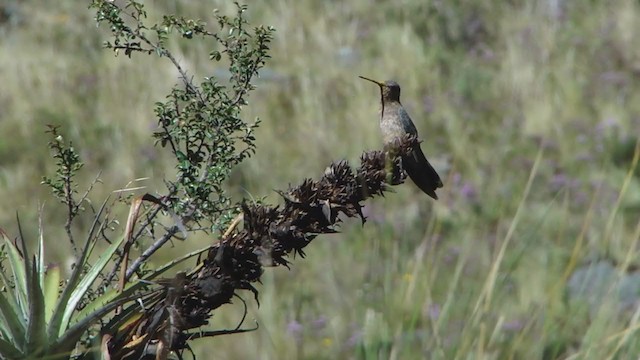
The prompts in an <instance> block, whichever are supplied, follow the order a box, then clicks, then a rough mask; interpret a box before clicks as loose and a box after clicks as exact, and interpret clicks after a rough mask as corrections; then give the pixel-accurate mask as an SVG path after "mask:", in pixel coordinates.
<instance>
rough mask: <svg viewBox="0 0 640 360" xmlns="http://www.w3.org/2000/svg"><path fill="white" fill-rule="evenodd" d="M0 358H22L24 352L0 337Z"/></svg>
mask: <svg viewBox="0 0 640 360" xmlns="http://www.w3.org/2000/svg"><path fill="white" fill-rule="evenodd" d="M0 358H2V359H22V358H24V354H23V353H22V352H21V351H20V349H18V348H16V347H15V346H14V344H12V343H10V342H9V341H7V340H5V339H0Z"/></svg>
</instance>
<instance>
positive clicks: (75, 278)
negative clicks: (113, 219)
mask: <svg viewBox="0 0 640 360" xmlns="http://www.w3.org/2000/svg"><path fill="white" fill-rule="evenodd" d="M108 200H109V199H108V198H107V199H105V200H104V202H103V203H102V206H101V207H100V210H98V213H97V214H96V215H95V217H94V219H93V224H92V225H91V229H90V230H89V236H88V237H87V240H86V242H85V244H84V248H83V249H82V252H81V253H80V258H79V259H78V260H77V261H76V266H75V268H74V269H73V272H72V273H71V276H70V277H69V281H68V282H67V284H66V286H65V288H64V290H63V291H62V295H61V296H60V299H59V300H58V303H57V305H56V308H55V310H54V311H53V315H52V316H51V322H49V326H48V327H47V334H48V335H49V338H51V339H55V338H57V337H58V336H60V335H61V334H62V333H63V332H64V330H65V329H66V328H67V326H68V323H64V324H63V322H62V320H63V317H64V315H65V313H66V311H67V307H68V306H69V299H70V298H71V295H72V294H73V293H74V292H75V290H76V287H77V286H78V283H79V282H80V280H81V277H82V273H83V271H84V265H85V264H86V262H87V258H88V257H89V253H90V252H91V249H92V248H93V245H95V240H94V237H93V235H94V234H95V232H96V229H97V228H98V226H100V227H102V226H103V225H102V224H101V222H100V216H101V215H102V212H103V211H104V208H105V206H106V205H107V201H108ZM99 224H100V225H99ZM67 320H68V319H67Z"/></svg>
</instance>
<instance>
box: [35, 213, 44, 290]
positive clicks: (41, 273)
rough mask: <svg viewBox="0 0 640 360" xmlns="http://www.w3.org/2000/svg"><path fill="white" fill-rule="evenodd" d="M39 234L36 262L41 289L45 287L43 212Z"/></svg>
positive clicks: (40, 218)
mask: <svg viewBox="0 0 640 360" xmlns="http://www.w3.org/2000/svg"><path fill="white" fill-rule="evenodd" d="M38 222H39V224H38V226H39V231H38V232H39V236H38V255H37V257H36V264H37V265H38V275H39V276H38V282H39V283H40V289H44V269H45V266H44V228H43V226H42V214H40V217H39V220H38Z"/></svg>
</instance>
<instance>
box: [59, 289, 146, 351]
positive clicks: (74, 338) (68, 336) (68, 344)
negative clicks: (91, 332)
mask: <svg viewBox="0 0 640 360" xmlns="http://www.w3.org/2000/svg"><path fill="white" fill-rule="evenodd" d="M138 296H139V295H138V294H136V291H135V290H133V289H130V290H128V291H124V292H122V293H121V294H119V295H118V296H117V297H116V298H115V299H113V300H112V301H111V302H109V303H108V304H107V305H105V306H103V307H101V308H99V309H98V310H96V311H94V312H92V313H91V314H89V315H87V316H85V317H83V318H82V319H80V321H78V322H77V323H75V324H73V326H71V327H70V328H69V329H68V330H67V331H65V332H64V334H62V335H61V336H60V338H58V339H57V340H56V341H55V342H54V343H53V344H52V345H51V349H52V350H55V351H65V350H66V349H73V348H74V347H75V346H76V343H77V342H78V340H79V339H80V337H81V336H82V334H84V333H85V331H87V329H89V327H90V326H91V325H92V324H93V323H94V322H96V321H97V320H98V319H101V318H103V317H104V316H105V315H106V314H108V313H109V312H111V311H113V310H115V308H117V307H118V306H120V305H122V304H124V303H126V302H129V301H132V300H135V299H136V298H137V297H138Z"/></svg>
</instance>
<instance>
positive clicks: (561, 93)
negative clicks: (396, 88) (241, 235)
mask: <svg viewBox="0 0 640 360" xmlns="http://www.w3.org/2000/svg"><path fill="white" fill-rule="evenodd" d="M214 8H219V9H220V12H221V13H226V14H233V12H234V11H235V6H234V5H233V4H230V3H229V4H227V2H218V3H215V4H214V3H211V2H204V1H202V2H174V1H154V2H150V3H149V4H148V5H147V7H146V10H147V11H148V12H149V16H150V18H152V19H153V18H154V17H155V18H157V17H159V16H161V15H163V14H167V13H176V14H178V15H183V16H185V17H194V18H200V19H201V20H202V21H204V22H206V23H210V24H215V22H216V20H215V17H214V13H213V9H214ZM93 16H94V12H93V11H91V10H89V9H87V8H86V6H84V5H79V4H78V3H77V2H75V1H70V0H59V1H56V2H39V1H33V0H25V1H6V2H5V3H3V4H1V5H0V34H1V35H2V39H3V40H2V43H0V50H1V51H0V69H2V70H0V71H1V73H2V79H3V86H2V91H0V109H1V110H0V198H2V199H3V201H2V204H3V206H2V211H0V227H2V228H3V229H5V230H6V232H7V234H10V237H11V236H15V235H16V234H18V229H17V224H16V221H15V214H16V212H18V213H19V214H20V219H21V223H22V224H23V231H24V233H25V238H27V239H37V238H38V233H39V229H38V228H37V227H33V226H24V224H30V225H31V224H37V223H38V212H39V209H40V207H41V206H43V212H42V213H43V229H44V230H43V231H44V233H45V234H46V235H45V236H44V238H45V241H54V239H62V238H63V237H64V235H65V234H66V230H65V227H64V223H65V221H66V215H65V212H64V211H61V210H60V209H63V210H64V208H61V206H62V207H63V205H59V204H57V201H56V200H55V199H54V198H52V197H51V194H50V193H49V192H50V189H49V188H48V187H45V186H42V185H41V184H40V180H41V179H42V176H44V175H47V174H53V173H55V171H56V168H55V162H52V161H51V160H50V159H51V158H50V154H49V148H48V147H47V146H46V144H47V142H48V141H49V140H50V137H49V135H47V134H46V133H45V131H46V130H47V127H46V125H48V124H53V125H59V126H61V131H63V132H64V134H65V135H64V136H65V139H69V140H71V141H72V142H73V146H74V149H75V150H76V151H77V152H78V153H79V156H80V157H81V158H82V159H83V162H84V167H82V168H81V169H78V177H77V178H76V181H77V183H79V184H82V185H81V186H80V188H81V189H84V188H85V187H86V184H90V183H91V182H92V181H93V179H94V178H95V177H96V175H97V174H98V173H99V172H101V176H100V178H101V179H102V182H101V183H98V184H96V185H95V187H94V190H93V192H92V193H91V196H90V199H91V200H92V201H93V202H94V203H97V204H100V203H101V202H102V201H103V200H104V198H105V197H106V196H107V195H109V194H110V193H111V192H112V191H113V190H116V189H120V188H125V187H127V186H128V187H134V186H144V189H141V190H139V191H138V192H137V193H135V194H136V195H141V194H143V193H145V192H148V193H151V194H156V193H160V192H162V191H163V190H164V189H166V187H165V184H164V183H163V178H165V177H169V175H170V174H174V173H175V169H174V163H173V162H171V161H170V160H171V159H172V158H173V155H172V153H171V151H170V150H169V149H167V148H162V147H160V146H154V138H153V137H152V134H153V133H154V132H156V131H157V130H158V129H157V120H156V117H155V112H154V110H156V108H155V106H156V105H155V104H156V103H157V102H159V101H164V100H165V96H166V94H168V93H169V92H170V89H171V86H173V85H174V84H175V83H177V82H178V81H180V80H179V76H180V74H179V73H178V72H177V71H176V70H175V68H174V67H173V66H172V65H171V64H170V63H169V62H167V61H166V59H160V58H157V57H154V56H146V55H140V54H133V56H132V57H131V58H129V57H127V56H126V55H125V53H124V51H122V52H120V54H119V56H117V57H115V56H114V54H113V52H111V51H109V50H105V49H103V48H102V47H101V45H102V43H103V41H105V40H108V38H109V36H110V34H109V32H108V29H106V28H103V27H101V28H97V27H96V24H95V20H94V19H93ZM248 21H249V23H250V24H251V25H259V24H264V25H265V26H268V25H273V26H274V27H276V30H277V31H276V32H275V34H274V39H273V41H272V43H271V52H270V55H271V57H272V59H271V60H270V61H269V63H268V64H267V67H265V68H263V69H262V70H261V71H260V74H261V79H260V80H259V81H257V82H256V83H255V85H256V86H257V89H256V90H255V91H253V92H252V93H251V96H250V97H249V98H248V103H249V104H248V106H246V107H244V108H243V109H242V113H241V116H242V118H243V119H245V121H247V122H249V123H250V122H251V121H252V120H253V119H254V118H255V117H257V116H259V117H260V119H261V120H262V122H261V124H260V127H258V128H257V129H255V130H254V135H255V137H256V141H255V146H256V153H255V155H253V156H252V157H251V158H249V159H245V160H243V162H242V163H241V164H240V165H239V166H238V167H236V168H235V170H234V171H233V172H232V173H231V175H230V178H229V180H228V181H227V182H226V183H225V186H226V188H227V189H228V190H229V192H228V194H229V195H231V196H232V199H233V201H239V200H240V199H241V198H246V199H250V200H256V199H262V198H263V197H266V199H265V200H266V201H267V202H278V201H281V200H280V199H279V196H278V195H277V194H275V193H274V192H273V189H284V188H286V187H287V185H288V184H296V183H299V182H301V180H302V179H304V178H306V177H318V176H320V175H321V174H322V173H323V172H324V170H325V167H326V166H327V165H328V164H329V163H330V162H331V161H332V160H336V159H340V158H346V159H348V160H356V159H357V158H358V157H359V156H360V154H361V152H362V150H364V149H376V148H379V147H380V144H381V139H380V135H379V129H378V124H377V116H378V115H377V106H378V101H379V98H378V96H379V94H378V92H377V91H378V90H377V89H375V88H373V87H371V86H370V84H367V83H365V82H363V81H361V80H359V79H358V78H357V75H365V76H370V77H373V78H376V79H386V78H393V79H395V80H396V81H398V82H399V83H400V85H401V86H402V91H403V96H402V99H403V105H404V106H405V107H406V108H407V109H408V111H409V112H410V114H411V116H412V118H413V120H414V122H415V123H416V126H417V127H418V130H419V132H420V135H421V137H422V138H423V139H424V141H425V142H424V144H423V145H422V147H423V150H424V151H425V153H426V154H427V156H428V157H429V158H430V159H431V160H433V164H434V166H435V167H436V168H437V169H438V170H439V172H440V174H441V175H442V177H443V180H444V182H445V186H444V188H443V189H441V190H440V191H439V192H438V195H439V196H440V200H439V201H438V202H433V201H431V200H430V199H429V198H428V197H427V196H426V195H424V194H422V193H420V192H419V190H418V189H417V188H416V187H415V186H413V185H412V184H410V183H408V184H406V185H403V186H400V187H397V188H395V189H396V193H395V194H389V195H388V196H387V197H386V198H377V199H373V200H371V201H369V202H368V203H367V207H366V208H365V215H367V216H368V222H367V225H366V226H365V227H362V226H361V225H360V223H359V222H357V221H349V222H346V224H345V225H344V226H343V231H344V232H343V233H342V234H339V235H330V236H324V237H320V238H318V239H317V240H316V241H314V242H313V243H312V244H311V245H310V246H309V247H308V248H306V249H305V250H306V253H307V257H306V258H305V259H299V258H296V259H295V260H293V261H292V262H293V266H292V269H291V271H287V270H286V269H284V268H283V269H281V268H277V269H273V270H267V271H266V272H265V275H264V276H263V284H262V285H259V290H260V307H259V308H258V307H257V306H256V304H255V303H253V302H252V301H251V299H252V294H251V293H250V292H247V294H246V295H245V298H246V299H247V300H248V303H249V304H250V310H249V315H248V317H249V319H252V318H255V319H256V321H257V322H258V323H259V325H260V328H259V329H258V330H257V331H254V332H249V333H244V334H237V335H229V336H220V337H215V338H213V339H208V340H200V341H196V342H195V343H194V345H195V346H194V352H195V353H196V355H198V357H199V358H209V357H210V356H211V354H213V353H215V354H216V355H217V357H219V358H229V359H234V358H271V359H283V358H285V359H286V358H290V359H294V358H313V359H316V358H321V359H335V358H366V359H376V358H380V359H386V358H397V359H414V358H415V359H419V358H433V359H452V358H474V359H510V358H512V359H537V358H546V359H555V358H572V359H606V358H619V359H626V358H636V357H638V354H640V341H638V334H637V330H638V328H639V326H638V321H639V320H638V318H639V317H640V311H638V310H637V309H636V308H635V307H633V306H626V307H625V306H622V305H621V303H622V302H623V301H618V300H619V299H618V297H617V291H614V290H615V289H617V287H616V286H617V285H618V283H625V282H626V281H627V279H628V278H627V276H628V275H633V274H634V270H635V269H636V268H637V266H638V265H640V263H639V262H638V240H640V225H638V224H639V216H640V211H639V210H640V178H639V177H638V170H637V168H638V167H637V166H636V165H637V161H638V153H639V148H638V144H637V140H638V136H639V135H640V83H639V81H638V76H639V74H640V51H639V50H638V49H640V37H639V36H637V34H638V33H639V32H640V5H638V4H637V2H634V1H629V0H622V1H617V2H612V3H611V2H609V3H606V2H595V1H589V2H586V1H570V0H565V1H557V2H554V1H534V2H521V1H512V2H504V3H503V2H497V1H496V2H490V3H486V2H474V1H447V2H438V1H429V2H425V1H418V0H409V1H405V2H397V1H396V2H393V1H386V2H376V4H375V6H374V5H373V4H370V3H368V2H365V1H352V2H349V3H345V4H342V3H334V2H321V1H285V0H271V1H266V2H260V3H256V4H253V5H251V4H250V8H249V11H248ZM211 46H212V45H211V43H207V42H205V41H188V40H187V39H184V40H180V41H175V40H173V42H172V43H171V44H170V48H171V49H172V50H173V51H174V56H176V58H177V60H178V61H179V62H180V63H181V64H182V66H183V68H184V69H185V71H186V72H187V73H188V74H190V75H191V74H192V75H194V76H199V77H200V78H197V79H195V82H196V83H200V82H201V80H202V78H203V77H204V76H215V77H217V78H218V79H219V80H220V81H221V82H225V81H228V80H229V78H230V74H229V73H228V71H227V68H228V66H227V65H225V64H222V63H221V64H219V68H218V67H216V66H218V65H216V63H212V62H211V61H210V60H209V55H210V54H209V52H210V50H211ZM136 179H142V180H137V181H136ZM128 184H131V185H128ZM96 207H97V206H96ZM123 209H124V210H122V209H121V211H126V210H127V209H126V208H123ZM118 216H119V217H118ZM112 217H118V219H119V220H120V227H121V228H120V234H122V232H123V229H122V228H123V227H124V223H125V219H126V212H123V213H121V214H118V213H116V214H112ZM75 226H76V227H77V228H75V229H73V231H74V232H75V233H77V234H81V233H83V231H84V232H86V231H88V229H90V228H91V226H92V224H91V223H90V222H89V223H82V222H79V223H76V225H75ZM213 241H216V239H215V237H213V236H206V235H205V234H199V235H196V236H190V237H189V238H188V239H187V241H185V242H176V243H174V247H171V246H167V247H165V248H164V249H162V251H160V252H159V253H158V254H157V255H156V256H155V257H154V258H152V259H151V263H150V264H149V266H160V265H162V264H164V263H166V262H167V261H169V260H171V259H175V258H176V257H177V256H176V253H178V254H180V255H182V254H185V253H187V252H188V251H189V250H192V249H197V248H201V247H203V246H206V245H209V244H211V243H212V242H213ZM30 245H33V246H35V245H36V244H35V243H33V244H30ZM78 246H79V247H81V244H78ZM132 251H137V249H133V250H132ZM31 253H34V252H33V251H32V252H31ZM47 253H48V254H49V255H51V256H52V258H51V259H50V260H51V261H57V262H58V263H60V264H61V265H64V266H65V267H67V266H68V265H69V264H68V262H69V261H70V259H69V257H68V256H69V254H70V246H69V244H67V243H66V242H62V241H60V242H59V243H55V244H51V245H48V248H47ZM603 259H604V260H606V261H607V262H610V263H611V264H614V265H615V272H614V275H613V277H612V279H611V281H610V284H608V285H610V286H605V290H604V291H605V293H606V295H607V296H604V297H600V298H599V301H598V302H595V303H594V302H590V301H588V300H587V299H586V298H584V297H582V296H581V295H576V293H574V292H571V291H569V289H570V287H569V286H568V285H569V284H570V283H571V280H572V274H574V271H575V270H576V269H578V268H580V269H583V268H584V266H586V265H588V264H592V263H595V262H597V261H604V260H603ZM192 265H193V264H187V265H185V266H186V268H188V267H189V266H192ZM65 270H66V268H65ZM579 285H581V286H583V287H586V288H589V286H590V285H591V282H590V281H586V282H585V283H583V284H579ZM634 295H637V294H632V295H631V297H632V299H633V296H634ZM635 300H637V297H636V298H635ZM235 302H236V303H237V304H235V305H230V306H225V307H223V308H222V309H220V310H219V311H217V312H216V316H214V317H213V318H212V319H211V324H212V326H213V327H214V328H220V329H222V328H232V327H234V326H235V324H236V323H237V321H238V318H239V317H240V316H241V314H242V304H241V303H240V302H239V301H235Z"/></svg>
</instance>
